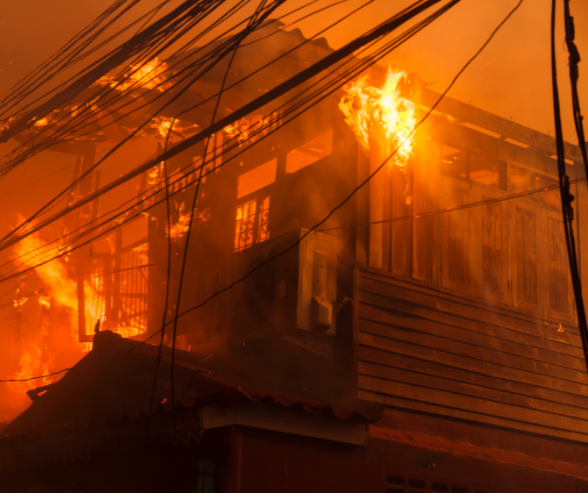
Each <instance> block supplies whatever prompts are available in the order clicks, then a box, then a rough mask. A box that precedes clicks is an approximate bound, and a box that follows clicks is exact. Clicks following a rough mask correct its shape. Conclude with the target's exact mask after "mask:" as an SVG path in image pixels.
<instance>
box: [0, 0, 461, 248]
mask: <svg viewBox="0 0 588 493" xmlns="http://www.w3.org/2000/svg"><path fill="white" fill-rule="evenodd" d="M439 1H441V0H427V1H419V2H417V3H418V5H417V6H416V7H415V8H414V9H412V10H409V11H404V13H403V14H402V15H396V16H393V17H392V18H390V19H389V20H388V21H387V22H385V23H383V24H382V25H380V27H379V28H376V29H374V30H372V31H370V32H369V33H368V34H365V35H363V36H360V37H359V38H356V39H355V40H354V41H352V42H350V43H348V44H347V45H345V46H344V47H342V48H340V49H339V50H336V51H335V52H333V53H331V54H330V55H328V56H326V57H325V58H323V59H322V60H321V61H319V62H317V63H315V64H314V65H312V66H310V67H309V68H308V69H305V70H303V71H302V72H299V73H298V74H296V75H295V76H293V77H292V78H290V79H288V80H287V81H286V82H284V83H282V84H280V85H278V86H277V87H275V88H274V89H271V90H269V91H268V92H266V93H265V94H263V95H262V96H259V97H258V98H256V99H255V100H253V101H251V102H250V103H247V104H245V105H244V106H242V107H241V108H240V109H239V110H236V111H235V112H233V113H231V114H230V115H228V116H226V117H224V118H221V119H220V120H218V121H217V122H216V123H215V124H214V125H211V126H209V127H208V128H206V129H204V130H202V131H201V132H199V133H198V134H196V135H194V136H192V137H189V138H187V139H185V140H183V141H182V142H180V143H178V144H177V145H175V146H174V147H172V148H171V149H170V150H168V151H167V152H166V153H164V154H162V155H160V156H157V157H156V158H154V159H152V160H150V161H148V162H147V163H145V164H143V165H141V166H139V167H137V168H135V170H133V171H132V172H129V173H127V174H126V175H123V176H122V177H121V178H118V179H117V180H114V181H112V182H111V183H110V184H109V185H106V186H105V187H103V188H102V189H100V190H98V191H97V192H94V193H92V194H90V195H88V196H87V197H85V198H84V199H81V200H80V201H78V202H77V203H76V207H81V206H82V205H85V203H89V202H91V201H93V200H94V199H95V198H97V197H98V196H99V195H102V194H103V193H106V192H107V191H110V190H112V189H114V188H116V187H118V186H119V185H120V184H122V183H124V182H125V181H128V180H129V179H131V178H134V177H135V176H138V175H139V174H141V173H142V172H144V171H147V170H148V169H151V168H152V167H153V166H155V164H157V162H160V161H162V160H164V159H169V158H171V157H173V156H175V155H177V154H179V153H180V152H183V151H185V150H186V149H188V148H190V147H192V146H193V145H195V144H197V143H199V142H201V141H202V140H204V139H206V138H208V137H210V136H211V135H212V134H214V133H216V132H218V131H220V130H222V129H223V128H225V127H226V126H228V125H230V124H232V123H234V122H235V121H237V120H239V119H241V118H243V117H245V116H247V115H249V114H250V113H252V112H253V111H255V110H257V109H259V108H261V107H263V106H265V105H267V104H268V103H270V102H271V101H273V100H274V99H276V98H278V97H279V96H281V95H283V94H284V93H286V92H289V91H290V90H291V89H293V88H294V87H297V86H299V85H300V84H302V83H304V82H306V81H308V80H310V79H311V78H313V77H314V76H316V75H318V74H320V72H322V71H323V70H325V69H327V68H328V67H330V66H331V65H334V64H335V63H338V62H339V61H341V60H343V59H344V58H346V57H347V56H349V55H351V54H352V53H353V52H355V51H357V50H358V49H360V48H361V47H363V46H365V45H367V44H369V43H371V42H373V41H375V40H377V39H379V38H381V37H382V36H385V35H386V34H388V33H389V32H391V31H392V30H394V29H396V28H397V27H399V26H400V25H402V24H404V23H405V22H407V21H408V20H410V19H412V18H413V17H415V16H416V15H418V14H420V13H421V12H422V11H423V10H425V9H426V8H428V7H430V6H432V5H434V4H436V3H438V2H439ZM459 1H460V0H451V1H450V2H449V3H448V4H447V5H446V6H445V7H443V9H445V11H446V10H448V9H449V8H451V7H453V6H455V5H456V4H457V3H459ZM67 212H68V210H67V209H65V210H64V211H62V212H61V213H59V214H58V216H63V215H65V214H66V213H67ZM29 219H30V218H29ZM29 219H27V220H26V221H25V222H24V223H22V224H21V225H20V226H19V228H22V227H23V226H24V225H25V224H27V223H28V222H30V221H29ZM33 219H34V216H33ZM38 229H40V228H39V226H36V227H31V228H29V229H28V230H27V232H26V235H30V234H32V233H33V232H35V231H37V230H38ZM23 236H24V235H21V239H22V237H23ZM16 241H20V240H15V238H11V239H9V240H8V241H3V242H2V243H3V244H0V248H6V247H8V246H11V245H12V244H14V243H15V242H16Z"/></svg>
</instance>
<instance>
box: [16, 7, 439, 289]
mask: <svg viewBox="0 0 588 493" xmlns="http://www.w3.org/2000/svg"><path fill="white" fill-rule="evenodd" d="M448 8H449V7H448V6H446V7H443V8H442V9H439V10H438V11H437V12H435V13H434V14H432V15H431V16H429V17H428V18H427V19H424V20H423V21H421V22H420V23H418V24H417V25H415V26H413V27H411V28H410V29H409V30H408V31H407V32H405V33H403V34H402V35H401V36H399V37H398V38H395V39H394V40H392V41H391V42H389V43H387V44H386V45H385V46H384V47H382V48H380V49H379V50H378V51H377V52H376V54H374V55H371V56H369V57H367V58H366V59H363V60H361V61H360V62H359V63H357V64H356V65H355V67H353V69H348V70H347V72H346V73H344V74H342V75H340V76H338V77H337V78H336V79H334V80H333V81H331V82H329V83H328V84H327V85H325V86H324V87H325V88H326V87H329V86H330V87H331V89H330V90H329V91H328V92H327V93H326V94H322V96H321V97H320V99H318V100H316V101H314V102H313V103H311V104H310V106H312V105H314V104H318V103H319V102H320V101H322V100H323V99H325V98H326V97H327V96H329V95H330V94H332V93H333V92H334V91H335V90H336V89H338V88H339V87H341V86H342V85H343V84H344V83H346V82H347V81H348V80H350V79H351V78H352V77H354V76H355V75H356V74H358V73H360V72H361V71H362V70H363V69H364V68H365V67H367V66H369V65H372V64H373V63H375V62H376V61H378V60H379V59H381V58H382V57H383V56H384V55H386V54H387V53H389V52H390V51H391V50H393V49H394V48H395V47H397V46H399V45H400V44H402V43H403V42H405V41H406V40H407V39H409V38H410V37H412V36H413V35H414V34H416V33H417V32H418V31H420V30H421V29H423V28H424V27H426V26H427V25H428V24H429V23H430V22H432V21H433V20H435V19H436V18H438V17H439V16H440V15H441V14H442V13H443V12H445V11H446V10H445V9H448ZM369 47H370V45H366V47H364V48H363V49H362V51H363V50H366V49H368V48H369ZM360 53H361V52H360ZM349 61H350V60H349V59H348V60H347V61H345V62H343V64H342V65H346V64H347V63H349ZM309 89H310V88H307V89H305V90H304V91H302V93H301V94H303V93H304V92H307V91H308V90H309ZM322 91H324V88H323V89H317V90H315V91H314V93H311V94H310V95H309V96H307V97H306V98H305V99H304V100H303V101H301V102H299V103H297V104H296V105H295V106H294V107H293V108H290V109H289V110H288V111H290V112H291V111H293V110H294V109H296V108H297V107H301V106H302V104H303V103H305V102H307V101H311V100H312V98H313V97H314V95H321V92H322ZM297 97H299V95H297V96H295V97H294V98H293V100H295V99H296V98H297ZM286 106H287V103H285V104H284V105H283V107H286ZM310 106H309V107H310ZM309 107H307V108H303V109H301V110H300V111H299V112H298V113H297V114H296V115H294V116H293V117H291V118H290V120H288V122H286V123H289V122H290V121H292V120H293V119H295V118H296V117H297V116H299V115H300V114H302V113H303V112H304V111H306V110H307V109H308V108H309ZM280 108H281V107H278V110H279V109H280ZM282 117H283V115H281V116H279V117H275V119H274V120H277V119H280V120H281V119H282ZM272 122H273V120H271V119H270V120H269V121H268V122H267V124H266V125H265V127H270V126H271V125H272ZM283 125H284V124H283ZM263 130H264V129H263V128H259V129H256V130H255V131H254V132H252V133H251V134H250V135H249V140H251V139H253V138H254V137H255V136H256V135H257V134H258V133H261V132H262V131H263ZM274 131H277V129H275V130H274ZM271 133H273V132H270V133H268V134H267V135H264V136H263V137H262V138H261V139H259V140H258V141H256V142H254V143H253V145H255V144H259V143H260V142H261V141H262V140H264V139H265V138H267V137H269V135H270V134H271ZM230 140H234V141H235V143H234V144H233V146H232V147H231V148H228V149H226V148H225V149H223V151H222V153H221V154H222V155H224V154H225V153H228V152H230V151H231V150H232V149H233V148H235V147H238V146H240V142H239V139H238V136H235V137H233V138H232V139H230ZM242 152H245V149H244V150H243V151H241V152H239V153H237V154H236V155H234V156H232V157H231V159H230V160H229V161H225V162H223V163H221V166H224V165H226V164H227V163H228V162H230V161H231V160H232V159H235V158H236V157H238V156H239V155H240V154H241V153H242ZM205 165H206V163H204V164H202V165H201V166H200V167H199V168H198V169H200V170H201V169H202V168H203V167H205ZM186 168H187V167H185V168H184V169H186ZM198 169H197V170H198ZM197 170H194V171H193V172H195V171H197ZM211 172H212V170H210V171H209V172H208V173H211ZM208 173H205V174H204V175H201V176H200V177H202V176H206V175H207V174H208ZM181 179H182V178H178V179H177V180H176V181H175V182H174V183H177V181H180V180H181ZM189 185H190V183H188V185H187V186H189ZM187 186H186V187H187ZM156 187H157V185H154V186H153V187H152V189H153V188H156ZM186 187H183V189H185V188H186ZM156 193H158V192H157V191H156V192H155V193H153V194H152V195H151V196H150V197H153V196H154V195H156ZM175 193H179V190H178V191H176V192H174V194H175ZM150 197H147V198H145V199H144V200H142V201H141V202H143V201H145V200H149V198H150ZM133 201H134V199H133ZM161 202H162V200H160V201H159V202H156V203H154V204H153V205H151V206H149V207H147V209H144V211H143V212H145V211H147V210H149V209H150V208H151V207H154V206H155V205H157V204H159V203H161ZM134 207H135V206H133V207H129V209H127V211H128V210H130V209H132V208H134ZM124 213H125V212H124V211H123V212H122V213H120V214H118V215H117V216H120V215H122V214H124ZM117 216H114V218H116V217H117ZM114 218H111V219H110V220H109V221H112V220H113V219H114ZM133 219H134V217H131V218H129V219H128V220H129V221H131V220H133ZM52 220H54V219H51V221H52ZM126 221H127V220H125V221H123V223H122V224H124V222H126ZM103 224H104V223H103ZM116 227H118V225H115V226H114V227H113V228H111V230H112V229H115V228H116ZM92 229H97V227H95V228H92ZM90 231H91V230H90ZM90 231H86V232H84V233H83V234H82V235H80V236H78V237H77V239H79V238H80V237H81V236H85V235H86V234H87V233H88V232H90ZM107 233H108V231H106V232H102V233H100V235H99V236H101V235H103V234H107ZM95 238H97V237H95ZM73 241H76V240H75V239H74V240H72V242H73ZM91 241H93V240H88V241H86V242H84V243H82V244H80V245H78V246H77V247H74V248H72V249H70V250H64V251H63V253H62V254H60V255H57V256H56V257H54V258H57V257H59V256H62V255H65V254H67V253H69V252H70V251H72V250H73V249H75V248H79V247H81V246H83V245H86V244H88V243H90V242H91ZM51 260H52V259H48V260H46V261H43V262H42V263H41V264H37V266H35V267H30V268H28V269H25V270H24V271H22V272H27V271H28V270H33V269H35V268H36V267H38V266H40V265H43V264H44V263H47V262H49V261H51ZM16 275H17V274H14V275H12V276H5V277H4V279H8V278H10V277H15V276H16Z"/></svg>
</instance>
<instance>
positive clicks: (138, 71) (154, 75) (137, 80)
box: [98, 58, 171, 92]
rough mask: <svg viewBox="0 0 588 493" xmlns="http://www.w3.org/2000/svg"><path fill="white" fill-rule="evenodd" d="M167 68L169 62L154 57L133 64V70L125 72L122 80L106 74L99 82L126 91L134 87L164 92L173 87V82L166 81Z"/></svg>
mask: <svg viewBox="0 0 588 493" xmlns="http://www.w3.org/2000/svg"><path fill="white" fill-rule="evenodd" d="M167 68H168V67H167V63H165V62H160V61H159V60H158V59H157V58H154V59H153V60H150V61H149V62H146V63H140V64H138V65H132V66H131V70H130V71H129V72H127V73H126V74H124V76H123V78H122V80H120V79H119V80H117V78H116V77H112V76H104V77H101V78H100V79H99V80H98V83H99V84H102V85H109V86H110V87H113V88H114V89H116V90H118V91H126V90H127V89H129V88H131V87H132V88H134V89H138V88H142V89H157V90H158V91H160V92H164V91H166V90H167V89H169V87H171V83H169V82H166V77H165V76H164V74H163V73H164V72H165V71H166V70H167Z"/></svg>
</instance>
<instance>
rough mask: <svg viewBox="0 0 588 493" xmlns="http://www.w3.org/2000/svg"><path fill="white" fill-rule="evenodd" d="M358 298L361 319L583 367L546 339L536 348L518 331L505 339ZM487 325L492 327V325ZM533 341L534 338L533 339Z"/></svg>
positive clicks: (494, 332)
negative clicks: (552, 346) (555, 349)
mask: <svg viewBox="0 0 588 493" xmlns="http://www.w3.org/2000/svg"><path fill="white" fill-rule="evenodd" d="M362 301H363V303H362V304H361V305H360V308H359V311H360V314H359V315H360V318H361V319H364V320H370V321H373V322H380V323H385V324H387V325H390V326H393V327H402V328H404V329H406V330H410V331H415V332H417V333H421V334H423V335H426V334H432V335H435V336H438V337H444V338H447V339H449V340H455V341H461V342H465V343H468V344H471V345H472V346H476V347H480V348H490V349H492V350H494V351H500V352H502V353H505V354H510V355H514V356H523V357H526V358H531V359H535V360H539V361H544V362H548V363H553V364H555V365H560V366H564V367H567V368H574V369H576V370H580V371H585V368H586V366H585V363H584V359H583V358H582V357H575V356H570V355H569V354H568V353H565V352H557V351H553V350H550V348H549V342H548V341H545V344H543V347H537V346H538V343H536V344H537V346H532V345H530V344H528V343H525V342H523V337H521V335H520V334H515V337H513V338H511V339H506V338H505V337H507V336H509V335H512V334H500V335H501V336H502V337H500V336H499V335H498V332H500V329H497V330H491V331H488V332H489V333H483V332H479V331H478V330H471V328H469V326H468V325H469V324H464V325H466V327H462V326H458V325H453V324H447V323H442V322H438V321H436V320H434V314H431V316H430V317H427V318H422V317H419V316H417V315H415V314H414V313H411V312H410V308H408V309H407V308H406V307H398V309H396V310H393V309H389V308H388V307H381V306H379V305H377V304H376V303H378V300H377V299H374V298H373V295H369V296H366V297H365V298H363V299H362ZM372 303H373V304H372ZM489 328H490V329H496V328H495V327H492V326H490V327H489ZM502 332H503V331H502ZM513 339H514V340H513ZM533 342H536V341H535V340H533Z"/></svg>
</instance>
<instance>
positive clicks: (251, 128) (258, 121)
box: [223, 115, 269, 144]
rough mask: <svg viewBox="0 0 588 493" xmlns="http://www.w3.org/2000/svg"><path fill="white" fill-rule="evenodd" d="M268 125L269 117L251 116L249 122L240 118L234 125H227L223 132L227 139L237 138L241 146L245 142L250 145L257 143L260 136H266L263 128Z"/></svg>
mask: <svg viewBox="0 0 588 493" xmlns="http://www.w3.org/2000/svg"><path fill="white" fill-rule="evenodd" d="M268 123H269V117H265V118H264V117H263V116H260V115H257V116H253V117H252V118H251V121H249V120H248V119H247V118H240V119H239V120H237V121H236V122H234V123H231V124H230V125H227V126H226V127H225V128H223V130H224V131H225V133H226V134H227V136H228V137H229V138H231V139H232V138H235V137H236V138H237V142H238V143H239V144H241V143H242V142H244V141H246V140H248V139H249V140H250V142H251V143H253V142H255V141H257V140H258V139H259V138H260V137H261V136H263V135H266V134H267V128H264V127H266V126H267V125H268Z"/></svg>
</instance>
